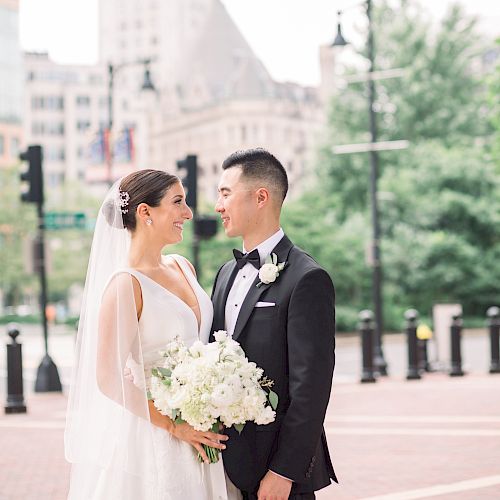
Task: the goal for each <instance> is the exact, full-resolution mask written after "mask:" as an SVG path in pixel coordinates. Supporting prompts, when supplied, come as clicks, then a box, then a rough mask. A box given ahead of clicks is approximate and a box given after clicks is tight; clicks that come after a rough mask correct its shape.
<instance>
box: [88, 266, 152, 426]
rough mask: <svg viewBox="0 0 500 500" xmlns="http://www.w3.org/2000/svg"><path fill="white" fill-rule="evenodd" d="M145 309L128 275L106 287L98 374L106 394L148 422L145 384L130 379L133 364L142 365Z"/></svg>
mask: <svg viewBox="0 0 500 500" xmlns="http://www.w3.org/2000/svg"><path fill="white" fill-rule="evenodd" d="M142 306H143V303H142V292H141V287H140V284H139V282H138V281H137V279H136V278H134V277H133V276H131V275H130V274H128V273H122V274H118V275H116V276H115V277H114V278H113V279H112V280H111V282H110V283H109V285H108V286H107V287H106V290H105V292H104V294H103V297H102V301H101V306H100V309H99V318H98V336H97V357H96V371H95V373H96V380H97V386H98V387H99V390H100V391H101V393H102V394H104V395H105V396H107V397H108V398H109V399H111V400H113V401H114V402H116V403H118V404H119V405H121V406H124V407H125V408H127V409H128V410H129V411H131V412H132V413H134V414H136V415H139V416H141V417H146V418H147V416H148V411H147V404H146V401H147V400H146V397H145V394H144V391H143V390H142V389H141V388H140V387H139V386H140V385H141V384H138V383H134V381H133V380H131V378H130V377H128V376H127V371H129V368H128V365H129V364H130V363H131V362H135V363H138V364H141V365H142V356H141V350H140V340H139V318H140V315H141V313H142ZM136 382H137V381H136ZM142 385H144V384H142Z"/></svg>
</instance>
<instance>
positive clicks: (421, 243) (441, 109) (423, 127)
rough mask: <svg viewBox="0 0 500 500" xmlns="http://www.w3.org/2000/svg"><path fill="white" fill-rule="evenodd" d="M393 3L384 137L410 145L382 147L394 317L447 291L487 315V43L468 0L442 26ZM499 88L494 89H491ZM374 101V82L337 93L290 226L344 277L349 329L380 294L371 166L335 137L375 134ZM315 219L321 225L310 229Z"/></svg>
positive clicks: (342, 296)
mask: <svg viewBox="0 0 500 500" xmlns="http://www.w3.org/2000/svg"><path fill="white" fill-rule="evenodd" d="M390 5H391V7H389V2H376V6H377V8H376V10H375V16H374V23H375V24H374V25H375V33H376V42H375V43H376V54H377V56H376V65H375V66H376V68H375V69H376V70H383V69H392V68H404V69H405V74H404V76H403V77H402V78H392V79H385V80H378V81H377V82H376V102H375V106H374V108H375V110H376V113H377V124H378V137H379V140H397V139H407V140H409V141H410V143H411V146H410V148H409V149H408V150H406V151H393V152H391V151H388V152H381V153H379V163H380V176H379V185H378V188H379V206H380V212H381V217H380V219H381V222H382V256H383V265H384V297H385V301H384V305H385V311H384V316H385V318H386V325H387V326H388V327H392V328H400V326H401V325H400V323H401V312H402V311H403V310H404V309H406V308H408V307H417V309H419V310H420V311H421V313H424V314H428V313H429V312H430V307H431V306H432V304H433V303H435V302H440V301H450V300H451V301H459V302H461V303H462V304H463V305H464V309H465V311H466V312H467V313H471V314H481V315H482V314H484V309H485V307H487V306H488V305H491V304H492V303H495V302H497V301H498V292H499V286H498V283H499V281H498V279H499V278H500V276H499V274H498V273H497V272H496V270H494V269H493V267H494V262H495V258H497V257H498V253H499V252H498V250H497V248H498V242H499V236H500V235H499V229H498V228H499V227H500V226H499V224H498V222H500V221H499V220H498V214H499V213H500V211H499V209H500V206H499V201H498V200H499V188H498V182H497V179H496V177H495V170H494V168H493V165H492V161H491V156H490V155H488V153H487V150H486V148H484V147H483V146H482V144H485V143H486V144H487V143H489V142H490V141H489V139H490V138H492V137H493V135H492V134H493V127H492V123H493V125H495V123H496V122H495V121H494V120H492V123H491V122H489V121H488V113H487V109H488V101H487V92H486V86H485V84H484V78H483V77H482V75H480V74H478V73H477V72H475V71H474V63H475V62H476V61H477V58H478V55H479V54H480V53H481V51H482V50H483V48H484V47H485V46H486V44H484V43H483V42H482V40H481V39H480V38H479V37H478V35H477V32H476V29H475V21H474V19H472V18H469V17H467V16H466V15H464V13H463V12H462V10H461V9H460V8H459V7H458V6H453V7H451V8H450V10H449V11H448V13H447V15H446V16H445V18H444V19H443V20H442V22H441V23H440V25H439V26H437V27H436V26H431V25H429V23H428V20H427V19H428V17H426V15H425V13H424V11H423V10H422V9H421V8H420V7H419V5H418V3H416V2H414V1H401V2H400V3H399V4H398V5H397V6H396V7H394V2H391V3H390ZM355 72H358V71H357V70H356V69H355V68H347V73H355ZM499 81H500V80H499ZM495 82H496V80H495ZM491 88H493V89H496V87H491ZM497 95H498V93H497V94H495V91H494V90H492V91H490V96H491V97H490V99H496V98H497ZM367 106H368V105H367V86H366V83H355V84H351V85H348V86H347V87H346V88H345V89H343V90H341V91H339V93H338V94H337V95H335V96H334V97H333V99H332V103H331V110H330V115H329V125H328V130H327V132H328V133H327V138H326V140H325V142H324V146H323V147H322V148H321V149H320V151H319V155H318V156H319V159H318V170H317V173H318V180H319V182H318V184H317V186H316V188H315V189H314V190H313V192H311V193H309V194H307V195H306V196H305V197H304V198H303V199H302V200H300V201H299V202H297V203H296V204H295V208H294V210H292V211H291V214H290V216H289V217H288V222H289V223H290V224H291V225H292V228H290V229H289V233H291V234H293V233H294V232H295V231H296V233H297V235H296V236H295V239H296V240H298V241H301V242H302V246H303V247H304V248H305V249H306V250H309V251H310V252H311V253H312V254H313V255H314V256H315V257H317V258H318V260H319V261H320V262H321V263H322V264H323V265H324V266H325V267H326V268H327V269H328V270H329V271H330V272H331V274H332V276H333V277H334V281H335V283H336V286H337V300H338V304H339V305H340V308H341V310H342V309H345V308H347V309H349V310H350V314H349V315H347V316H349V318H351V327H353V326H354V325H355V315H354V311H355V310H359V309H361V308H365V307H367V306H369V305H370V304H371V299H370V286H371V279H370V276H371V271H370V269H369V267H368V266H367V265H366V264H365V259H364V249H365V248H366V246H367V244H368V242H369V239H370V233H371V220H370V213H369V189H368V188H369V178H370V165H369V157H368V155H367V154H350V155H335V154H333V146H335V145H340V144H346V143H352V142H354V143H356V142H368V141H369V135H368V131H369V124H368V109H367ZM495 116H496V115H495ZM300 209H302V210H306V213H307V214H308V217H305V218H304V219H303V220H302V221H301V219H300V216H299V215H296V214H294V211H295V210H300ZM305 220H309V221H314V222H313V224H312V226H313V227H311V224H310V223H309V224H308V225H306V226H305V227H302V228H301V227H300V226H301V224H302V223H304V221H305ZM347 316H346V317H347Z"/></svg>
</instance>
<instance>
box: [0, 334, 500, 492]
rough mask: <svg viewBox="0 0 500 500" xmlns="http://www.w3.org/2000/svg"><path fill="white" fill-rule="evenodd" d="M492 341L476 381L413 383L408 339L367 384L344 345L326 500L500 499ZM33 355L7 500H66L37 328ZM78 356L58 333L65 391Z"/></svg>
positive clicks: (59, 434) (12, 418)
mask: <svg viewBox="0 0 500 500" xmlns="http://www.w3.org/2000/svg"><path fill="white" fill-rule="evenodd" d="M487 340H488V339H487V337H486V336H485V334H484V332H471V333H470V334H467V335H466V336H465V339H464V359H465V366H466V368H467V369H468V370H469V374H468V375H467V376H466V377H463V378H450V377H449V376H447V375H446V374H443V373H432V374H427V375H426V376H425V377H424V378H423V379H422V380H419V381H411V382H407V381H406V380H404V374H405V369H406V366H405V359H406V349H405V345H404V342H403V338H402V337H401V336H391V337H390V338H388V339H387V342H386V349H385V352H386V358H387V360H388V362H389V367H390V372H391V377H390V378H384V379H381V380H379V381H378V382H377V383H376V384H366V385H362V384H359V383H358V382H357V380H358V377H359V366H360V357H359V346H358V342H357V339H354V338H341V339H339V342H338V349H337V360H338V361H337V368H336V377H335V384H334V388H333V393H332V399H331V403H330V406H329V408H328V413H327V419H326V431H327V436H328V441H329V445H330V449H331V451H332V455H333V461H334V465H335V468H336V471H337V473H338V476H339V478H340V481H341V484H340V485H333V486H331V487H329V488H326V489H325V490H323V491H321V492H319V494H318V499H319V500H337V499H338V500H351V499H352V500H354V499H364V500H368V499H369V500H404V499H414V498H415V499H416V498H437V499H441V500H451V499H453V500H465V499H467V500H476V499H478V500H481V499H484V500H490V499H491V500H493V499H495V500H498V499H499V498H500V397H499V394H500V375H487V374H486V372H487V368H488V342H487ZM23 347H24V351H25V352H24V354H25V357H24V359H25V373H26V378H27V379H31V380H28V381H27V393H26V400H27V405H28V410H29V413H28V414H27V415H3V414H0V443H1V446H0V500H17V499H21V500H49V499H50V500H62V499H64V498H65V496H66V492H67V485H68V478H69V466H68V464H67V463H66V462H65V460H64V457H63V429H64V412H65V406H66V397H65V395H62V394H34V393H32V392H31V391H30V388H31V387H32V382H33V379H34V374H35V371H36V366H37V365H38V362H39V360H40V359H41V356H42V354H43V344H42V342H41V340H40V338H39V335H38V333H37V331H36V329H33V328H31V329H30V328H28V329H25V331H24V332H23ZM72 349H73V337H72V336H71V335H69V334H68V333H65V332H64V331H63V330H57V331H56V332H54V335H53V337H52V339H51V353H52V355H53V358H54V360H55V361H56V363H57V365H58V367H59V369H60V373H61V378H62V379H63V382H67V381H68V379H69V373H70V368H71V367H70V364H71V362H70V360H71V353H72ZM3 351H4V350H0V373H1V370H3V369H4V364H3V363H4V359H5V353H4V352H3ZM0 384H1V386H0V389H1V391H0V395H1V397H2V398H3V399H5V392H4V385H5V384H4V382H2V381H0ZM138 500H141V499H138ZM183 500H191V499H183ZM193 500H196V499H193Z"/></svg>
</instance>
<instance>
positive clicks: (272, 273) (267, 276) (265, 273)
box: [259, 263, 279, 285]
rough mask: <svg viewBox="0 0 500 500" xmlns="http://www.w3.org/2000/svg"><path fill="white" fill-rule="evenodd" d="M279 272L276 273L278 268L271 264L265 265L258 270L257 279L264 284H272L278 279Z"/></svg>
mask: <svg viewBox="0 0 500 500" xmlns="http://www.w3.org/2000/svg"><path fill="white" fill-rule="evenodd" d="M278 274H279V271H278V266H275V265H274V264H272V263H267V264H264V265H263V266H262V267H261V268H260V269H259V279H260V281H262V283H264V284H266V285H267V284H268V283H273V282H275V281H276V278H277V277H278Z"/></svg>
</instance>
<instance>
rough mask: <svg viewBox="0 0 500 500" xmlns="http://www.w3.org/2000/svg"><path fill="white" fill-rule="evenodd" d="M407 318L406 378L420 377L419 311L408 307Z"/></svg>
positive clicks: (414, 378)
mask: <svg viewBox="0 0 500 500" xmlns="http://www.w3.org/2000/svg"><path fill="white" fill-rule="evenodd" d="M405 319H406V340H407V343H408V371H407V372H406V380H418V379H420V378H421V377H420V373H419V371H418V347H417V322H418V311H417V310H416V309H408V310H407V311H405Z"/></svg>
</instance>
